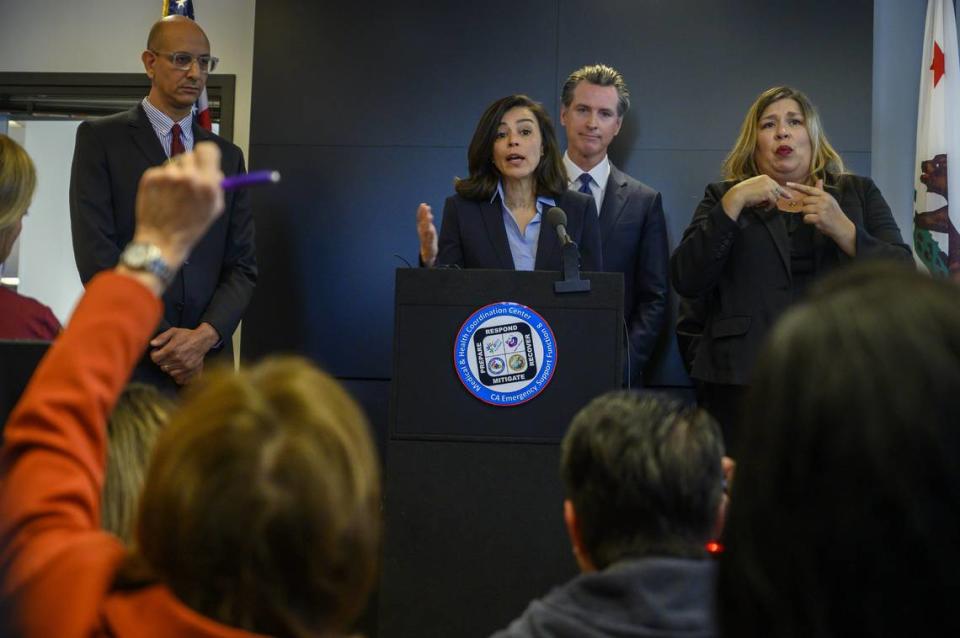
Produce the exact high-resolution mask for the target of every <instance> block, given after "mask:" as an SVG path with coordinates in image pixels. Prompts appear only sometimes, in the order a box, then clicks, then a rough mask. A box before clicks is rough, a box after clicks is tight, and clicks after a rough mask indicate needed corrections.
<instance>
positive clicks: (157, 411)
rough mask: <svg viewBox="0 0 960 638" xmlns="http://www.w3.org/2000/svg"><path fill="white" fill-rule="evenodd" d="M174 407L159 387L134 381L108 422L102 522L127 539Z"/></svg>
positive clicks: (126, 541)
mask: <svg viewBox="0 0 960 638" xmlns="http://www.w3.org/2000/svg"><path fill="white" fill-rule="evenodd" d="M172 409H173V403H172V402H171V401H170V399H168V398H166V397H165V396H164V395H163V394H161V393H160V391H159V390H157V389H156V388H154V387H152V386H149V385H144V384H142V383H131V384H130V385H128V386H127V388H126V389H125V390H124V391H123V394H122V395H120V400H119V401H117V405H116V407H115V408H114V409H113V413H112V414H111V415H110V420H109V421H108V422H107V435H108V439H109V440H108V443H107V477H106V481H105V482H104V486H103V500H102V505H101V510H100V522H101V525H102V526H103V528H104V529H105V530H107V531H108V532H113V534H115V535H116V536H118V537H119V538H120V539H122V540H123V541H124V542H125V543H130V542H131V541H132V540H133V523H134V519H135V518H136V513H137V509H138V507H139V504H140V493H141V492H142V491H143V479H144V476H145V475H146V472H147V463H148V461H149V460H150V453H151V452H152V451H153V446H154V443H155V442H156V440H157V436H158V435H159V434H160V431H161V430H162V429H163V427H164V425H165V424H166V422H167V419H168V418H169V416H170V412H171V410H172Z"/></svg>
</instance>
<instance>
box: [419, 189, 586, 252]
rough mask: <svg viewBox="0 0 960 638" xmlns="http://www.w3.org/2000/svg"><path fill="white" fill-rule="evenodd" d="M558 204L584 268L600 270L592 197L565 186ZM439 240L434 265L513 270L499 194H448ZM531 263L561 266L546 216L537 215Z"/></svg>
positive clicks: (553, 234)
mask: <svg viewBox="0 0 960 638" xmlns="http://www.w3.org/2000/svg"><path fill="white" fill-rule="evenodd" d="M557 206H559V207H560V208H562V209H563V211H564V212H565V213H566V214H567V233H569V235H570V238H571V239H573V241H575V242H576V243H577V246H579V247H580V263H581V268H582V270H585V271H586V270H589V271H600V270H603V260H602V259H601V257H600V224H599V221H598V220H597V205H596V204H595V203H594V201H593V198H592V197H590V196H588V195H584V194H583V193H577V192H574V191H565V192H564V193H563V194H562V195H561V196H560V197H558V198H557ZM545 212H546V211H544V213H545ZM438 243H439V253H438V254H437V265H438V266H453V265H456V266H460V267H461V268H499V269H503V270H514V265H513V255H512V254H511V252H510V243H509V242H508V241H507V230H506V228H505V227H504V225H503V209H502V208H501V207H500V200H499V198H498V199H494V201H493V202H489V201H473V200H469V199H464V198H463V197H460V196H459V195H452V196H450V197H448V198H447V201H446V203H444V205H443V222H442V223H441V226H440V238H439V242H438ZM534 268H535V269H536V270H560V241H559V239H558V238H557V233H556V232H555V231H554V229H553V227H551V226H550V224H549V223H548V222H547V220H546V219H543V220H542V221H541V226H540V239H539V240H538V241H537V259H536V261H535V263H534Z"/></svg>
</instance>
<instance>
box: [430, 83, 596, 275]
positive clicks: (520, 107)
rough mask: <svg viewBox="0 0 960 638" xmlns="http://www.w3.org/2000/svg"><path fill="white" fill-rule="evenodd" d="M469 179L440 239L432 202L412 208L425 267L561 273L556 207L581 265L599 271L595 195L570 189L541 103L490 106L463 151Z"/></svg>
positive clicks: (514, 100) (446, 214)
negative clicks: (550, 218) (551, 216)
mask: <svg viewBox="0 0 960 638" xmlns="http://www.w3.org/2000/svg"><path fill="white" fill-rule="evenodd" d="M467 165H468V168H469V172H470V174H469V176H468V177H466V178H464V179H457V180H456V181H455V183H454V188H455V190H456V194H455V195H452V196H450V197H448V198H447V201H446V203H445V204H444V207H443V222H442V224H441V227H440V235H439V241H438V237H437V229H436V226H435V225H434V222H433V214H432V213H431V210H430V206H428V205H427V204H420V207H419V208H418V209H417V234H418V235H419V237H420V262H421V264H422V265H424V266H428V267H429V266H434V265H437V266H459V267H461V268H499V269H506V270H560V253H561V251H560V244H559V239H558V237H557V232H556V231H555V230H554V228H553V227H551V225H550V224H548V223H546V220H545V217H546V212H547V210H549V209H550V208H551V207H553V206H558V207H559V208H561V209H563V211H564V212H565V213H566V216H567V223H566V230H567V232H568V233H569V235H570V238H571V239H572V240H573V241H574V242H576V243H577V245H578V246H579V247H580V256H581V265H582V269H583V270H590V271H599V270H601V269H602V266H603V264H602V260H601V257H600V224H599V220H598V216H597V208H596V204H594V201H593V198H592V197H590V196H588V195H584V194H583V193H579V192H576V191H571V190H568V189H567V176H566V171H565V170H564V168H563V162H562V160H561V154H560V150H559V146H558V144H557V139H556V135H555V134H554V130H553V124H552V123H551V122H550V118H549V116H548V115H547V113H546V111H544V109H543V106H541V105H540V104H539V103H537V102H534V101H533V100H531V99H530V98H528V97H527V96H525V95H510V96H507V97H504V98H501V99H499V100H497V101H496V102H494V103H493V104H491V105H490V106H488V107H487V109H486V111H484V113H483V115H482V116H481V117H480V122H479V123H478V124H477V129H476V131H474V133H473V139H471V140H470V148H469V149H468V151H467Z"/></svg>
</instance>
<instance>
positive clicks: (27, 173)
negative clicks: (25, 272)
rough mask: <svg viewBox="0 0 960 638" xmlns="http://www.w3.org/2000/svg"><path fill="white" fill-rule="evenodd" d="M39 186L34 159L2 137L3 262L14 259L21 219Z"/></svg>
mask: <svg viewBox="0 0 960 638" xmlns="http://www.w3.org/2000/svg"><path fill="white" fill-rule="evenodd" d="M36 187H37V170H36V168H34V166H33V160H31V159H30V156H29V155H27V152H26V151H25V150H23V147H21V146H20V145H19V144H17V143H16V142H14V141H13V140H12V139H10V138H9V137H8V136H6V135H3V134H0V263H2V262H4V261H5V260H6V259H7V257H9V256H10V250H11V249H12V248H13V243H14V242H15V241H16V239H17V237H18V236H19V235H20V227H21V220H22V219H23V216H24V215H26V214H27V208H29V206H30V201H31V200H32V199H33V192H34V190H35V189H36Z"/></svg>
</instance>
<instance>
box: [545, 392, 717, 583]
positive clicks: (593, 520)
mask: <svg viewBox="0 0 960 638" xmlns="http://www.w3.org/2000/svg"><path fill="white" fill-rule="evenodd" d="M722 457H723V443H722V441H721V436H720V432H719V429H718V427H717V425H716V423H715V422H714V420H713V419H712V418H711V417H710V416H709V415H708V414H707V413H706V412H704V411H702V410H699V409H697V408H696V407H690V406H685V405H683V404H682V403H680V402H678V401H675V400H673V399H670V398H668V397H665V396H660V395H656V394H653V393H644V394H638V393H634V392H627V391H618V392H611V393H608V394H605V395H603V396H600V397H598V398H596V399H594V400H593V401H592V402H590V403H589V404H588V405H587V406H586V407H585V408H583V409H582V410H580V412H578V413H577V415H576V416H575V417H574V419H573V422H572V423H571V425H570V429H569V431H568V432H567V434H566V436H565V437H564V439H563V445H562V460H561V474H562V476H563V480H564V482H565V484H566V489H567V498H568V499H569V500H570V501H571V502H572V503H573V506H574V508H575V509H576V513H577V519H578V522H579V531H580V534H581V537H582V541H583V544H584V546H585V548H586V550H587V551H588V552H589V554H590V558H591V560H592V563H593V564H594V566H595V567H596V568H598V569H603V568H605V567H607V566H608V565H610V564H612V563H615V562H617V561H619V560H622V559H625V558H639V557H642V556H650V555H659V556H681V557H684V556H689V557H692V556H702V555H704V548H703V547H704V543H705V542H706V541H707V540H708V539H709V538H710V535H711V533H712V532H713V530H714V524H715V522H716V517H717V512H718V508H719V505H720V499H721V494H722V489H723V475H722V470H721V459H722Z"/></svg>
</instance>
